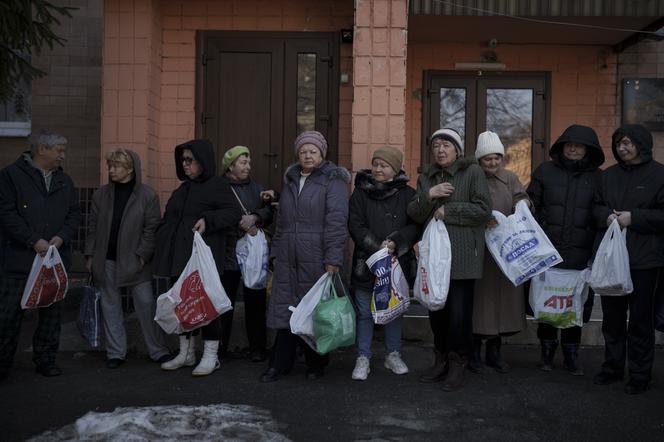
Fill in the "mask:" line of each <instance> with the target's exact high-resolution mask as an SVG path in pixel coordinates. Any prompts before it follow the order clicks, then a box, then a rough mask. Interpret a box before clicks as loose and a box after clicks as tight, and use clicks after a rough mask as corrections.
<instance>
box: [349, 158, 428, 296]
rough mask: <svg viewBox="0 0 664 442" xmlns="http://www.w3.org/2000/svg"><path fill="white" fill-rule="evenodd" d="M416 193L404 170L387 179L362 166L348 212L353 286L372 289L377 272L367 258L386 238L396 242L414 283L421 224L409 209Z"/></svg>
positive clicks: (399, 255) (400, 261)
mask: <svg viewBox="0 0 664 442" xmlns="http://www.w3.org/2000/svg"><path fill="white" fill-rule="evenodd" d="M414 195H415V189H413V188H412V187H410V186H409V185H408V176H406V174H405V173H404V172H403V171H401V172H400V173H399V174H398V175H397V176H395V177H394V179H393V180H392V181H389V182H384V183H377V182H375V181H374V180H373V178H372V177H371V170H361V171H359V172H358V173H357V175H356V176H355V190H354V191H353V194H352V195H351V197H350V208H349V213H348V230H349V232H350V236H351V238H353V242H354V243H355V248H354V250H353V269H352V273H351V283H352V285H353V287H356V288H363V289H365V290H369V291H371V290H372V289H373V282H374V275H373V273H371V271H370V270H369V267H367V265H366V260H367V258H369V257H370V256H371V255H373V254H374V253H376V252H377V251H378V250H379V249H380V248H381V244H382V242H383V241H385V240H386V239H391V240H392V241H394V242H395V244H396V255H397V256H398V257H399V264H400V265H401V269H402V270H403V272H404V275H405V276H406V279H407V280H408V281H409V283H411V284H412V282H413V280H414V278H415V271H416V266H417V261H416V259H415V253H414V251H413V246H414V245H415V243H417V241H418V239H419V236H420V228H419V225H418V224H416V223H415V221H413V220H412V219H411V218H410V217H409V216H408V214H407V213H406V211H407V209H408V203H409V202H410V200H411V199H412V198H413V196H414Z"/></svg>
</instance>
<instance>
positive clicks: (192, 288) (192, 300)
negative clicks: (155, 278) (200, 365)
mask: <svg viewBox="0 0 664 442" xmlns="http://www.w3.org/2000/svg"><path fill="white" fill-rule="evenodd" d="M232 308H233V307H232V306H231V301H230V299H228V296H227V295H226V291H225V290H224V287H223V286H222V285H221V280H220V279H219V273H217V266H216V264H215V262H214V257H213V256H212V251H211V250H210V248H209V247H208V246H207V244H205V241H204V240H203V238H202V237H201V235H200V234H199V233H198V232H194V244H193V246H192V250H191V258H189V261H188V262H187V265H186V266H185V268H184V271H183V272H182V274H181V275H180V277H179V278H178V280H177V281H176V282H175V284H174V285H173V287H171V289H170V290H168V291H167V292H166V293H163V294H161V295H160V296H159V298H157V313H156V315H155V318H154V319H155V321H157V323H158V324H159V325H160V326H161V328H163V329H164V331H165V332H166V333H183V332H188V331H191V330H194V329H197V328H199V327H203V326H204V325H207V324H209V323H210V322H211V321H212V320H214V319H215V318H216V317H217V316H219V315H221V314H222V313H224V312H227V311H228V310H230V309H232Z"/></svg>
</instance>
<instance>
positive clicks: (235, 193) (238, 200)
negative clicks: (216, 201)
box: [231, 186, 251, 215]
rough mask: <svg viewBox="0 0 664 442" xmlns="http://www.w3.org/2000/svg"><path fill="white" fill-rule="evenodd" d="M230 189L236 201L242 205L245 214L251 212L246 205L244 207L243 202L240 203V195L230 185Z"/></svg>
mask: <svg viewBox="0 0 664 442" xmlns="http://www.w3.org/2000/svg"><path fill="white" fill-rule="evenodd" d="M231 190H232V191H233V195H235V198H236V199H237V202H238V203H240V207H242V210H243V211H244V214H245V215H250V214H251V213H250V212H249V211H248V210H247V208H246V207H244V204H242V200H241V199H240V196H239V195H238V194H237V192H236V191H235V189H234V188H233V186H231Z"/></svg>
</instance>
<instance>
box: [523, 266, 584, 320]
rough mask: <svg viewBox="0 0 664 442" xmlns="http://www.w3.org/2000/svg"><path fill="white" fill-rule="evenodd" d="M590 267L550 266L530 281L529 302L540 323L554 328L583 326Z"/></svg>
mask: <svg viewBox="0 0 664 442" xmlns="http://www.w3.org/2000/svg"><path fill="white" fill-rule="evenodd" d="M589 275H590V270H589V269H585V270H566V269H555V268H554V269H549V270H547V271H545V272H543V273H540V274H539V275H537V276H536V277H534V278H532V280H531V281H530V305H531V307H532V308H533V312H534V316H535V318H536V319H538V320H539V321H540V322H544V323H547V324H550V325H553V326H554V327H557V328H569V327H574V326H575V325H577V326H579V327H581V326H582V325H583V305H584V304H585V302H586V299H587V298H588V277H589Z"/></svg>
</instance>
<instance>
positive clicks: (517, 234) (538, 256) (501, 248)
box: [484, 200, 563, 286]
mask: <svg viewBox="0 0 664 442" xmlns="http://www.w3.org/2000/svg"><path fill="white" fill-rule="evenodd" d="M492 213H493V217H494V218H495V219H496V221H497V222H498V225H497V226H495V227H492V228H488V229H486V230H485V231H484V239H485V241H486V246H487V248H488V249H489V252H491V255H492V256H493V259H494V260H495V261H496V263H497V264H498V267H500V270H501V271H502V272H503V274H505V276H506V277H507V279H509V280H510V281H512V284H514V285H515V286H518V285H519V284H521V283H523V282H524V281H527V280H529V279H530V278H532V277H533V276H535V275H538V274H540V273H542V272H544V271H546V270H547V269H549V268H551V267H553V266H555V265H557V264H560V263H561V262H563V259H562V258H561V257H560V253H558V251H557V250H556V249H555V247H553V244H551V241H550V240H549V238H548V237H547V236H546V234H545V233H544V231H543V230H542V228H541V227H540V225H539V224H537V221H535V218H533V215H532V214H531V213H530V210H528V205H527V204H526V202H525V201H523V200H522V201H519V202H518V203H517V204H516V209H515V211H514V213H513V214H512V215H510V216H505V215H503V214H502V213H500V212H498V211H496V210H494V211H493V212H492Z"/></svg>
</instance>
